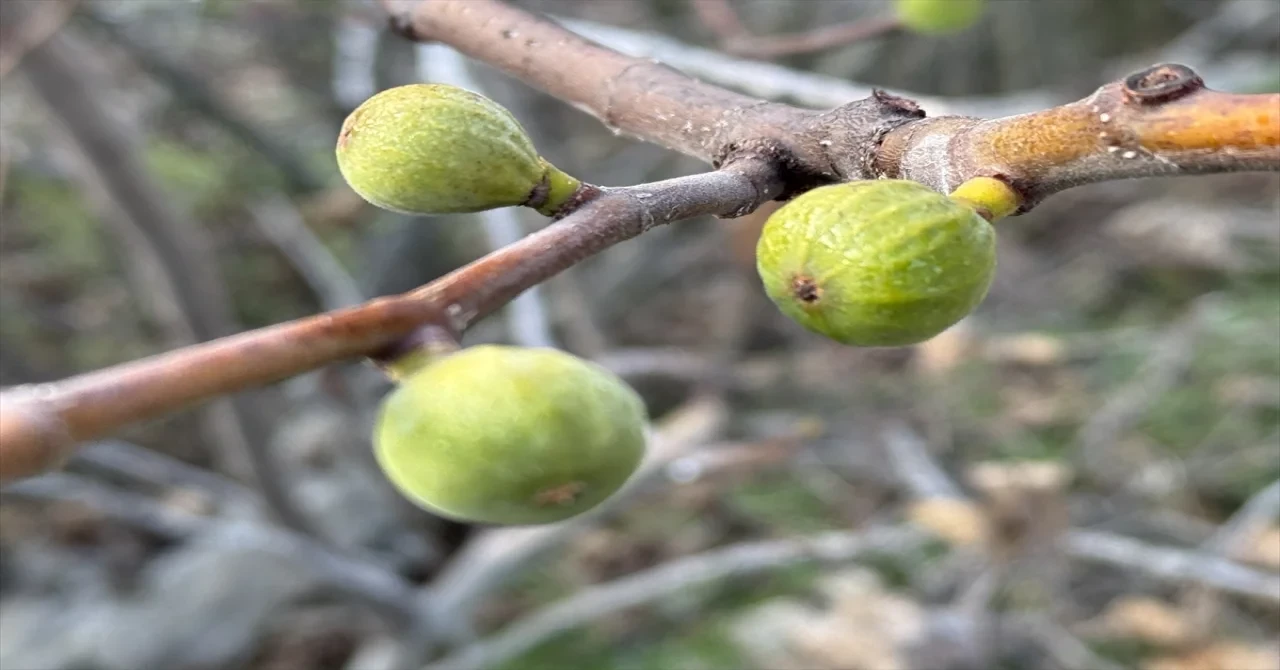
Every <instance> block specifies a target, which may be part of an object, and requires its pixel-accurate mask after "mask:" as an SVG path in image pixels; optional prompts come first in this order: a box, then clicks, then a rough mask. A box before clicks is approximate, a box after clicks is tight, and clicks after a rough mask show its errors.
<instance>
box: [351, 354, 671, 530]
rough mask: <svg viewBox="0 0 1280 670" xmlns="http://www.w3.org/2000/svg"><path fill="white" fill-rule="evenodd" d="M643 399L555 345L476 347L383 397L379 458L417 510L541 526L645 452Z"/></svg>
mask: <svg viewBox="0 0 1280 670" xmlns="http://www.w3.org/2000/svg"><path fill="white" fill-rule="evenodd" d="M646 422H647V416H646V410H645V407H644V403H643V401H642V400H641V399H640V397H639V395H637V394H636V392H635V391H633V390H632V389H631V388H630V387H629V386H627V385H626V383H624V382H623V381H622V380H621V379H619V378H618V377H616V376H615V375H614V374H613V373H611V372H609V371H608V370H605V369H604V368H602V367H600V366H598V365H596V364H594V363H591V362H588V361H585V360H582V359H580V358H577V357H575V356H573V355H570V354H567V353H564V352H561V351H557V350H554V349H540V348H522V347H512V346H500V345H479V346H473V347H468V348H465V349H462V350H460V351H457V352H455V353H450V354H446V355H444V356H441V357H438V358H435V359H433V360H431V361H429V362H427V363H425V364H423V365H422V366H421V367H419V368H417V369H415V370H413V371H411V372H409V373H408V374H406V375H405V376H404V377H402V378H401V379H400V382H399V384H398V385H397V387H396V388H395V389H394V390H393V391H392V392H391V393H390V394H388V396H387V397H386V398H385V399H384V401H383V403H382V407H381V409H380V412H379V416H378V421H377V426H376V428H375V432H374V449H375V453H376V456H377V460H378V463H379V465H380V466H381V467H382V469H383V471H384V472H385V473H386V475H387V477H388V478H389V479H390V480H391V481H392V483H393V484H394V485H395V486H396V488H397V489H399V491H400V492H401V493H402V494H404V495H405V496H406V497H407V498H409V499H410V500H412V501H414V502H415V503H417V504H418V505H419V506H421V507H423V508H425V509H427V510H429V511H431V512H434V513H436V514H438V515H440V516H444V517H447V518H451V519H455V520H458V521H464V522H470V523H477V524H490V525H526V524H545V523H553V522H556V521H561V520H564V519H567V518H569V517H572V516H576V515H578V514H581V513H583V512H586V511H587V510H589V509H591V508H593V507H595V506H596V505H598V504H600V503H601V502H603V501H604V500H606V499H608V498H609V497H610V496H612V495H613V494H614V493H615V492H617V490H618V489H619V488H621V487H622V485H623V484H624V483H626V481H627V480H628V479H629V478H630V477H631V475H632V473H634V472H635V470H636V468H637V467H638V466H639V464H640V461H641V459H642V457H643V455H644V452H645V442H646V435H645V426H646Z"/></svg>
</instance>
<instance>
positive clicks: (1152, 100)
mask: <svg viewBox="0 0 1280 670" xmlns="http://www.w3.org/2000/svg"><path fill="white" fill-rule="evenodd" d="M1202 88H1204V79H1201V78H1200V75H1198V74H1196V73H1195V71H1194V70H1192V69H1191V68H1189V67H1187V66H1185V65H1178V64H1177V63H1161V64H1159V65H1153V66H1151V67H1149V68H1147V69H1145V70H1143V71H1141V72H1135V73H1133V74H1131V75H1129V76H1128V77H1125V80H1124V96H1125V100H1126V101H1132V102H1137V103H1138V104H1140V105H1157V104H1160V103H1162V102H1168V101H1170V100H1176V99H1178V98H1181V97H1182V96H1184V95H1187V94H1188V93H1193V92H1195V91H1198V90H1200V89H1202Z"/></svg>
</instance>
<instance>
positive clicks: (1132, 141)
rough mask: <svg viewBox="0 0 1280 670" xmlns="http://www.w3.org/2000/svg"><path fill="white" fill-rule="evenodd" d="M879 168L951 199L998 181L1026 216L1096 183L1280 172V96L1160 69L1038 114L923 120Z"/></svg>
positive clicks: (884, 151)
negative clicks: (1050, 199) (966, 186)
mask: <svg viewBox="0 0 1280 670" xmlns="http://www.w3.org/2000/svg"><path fill="white" fill-rule="evenodd" d="M875 165H876V169H877V171H878V172H879V173H880V174H881V175H882V176H885V177H891V178H901V179H912V180H915V181H919V182H922V183H924V184H927V185H929V186H932V187H933V188H935V189H938V190H941V191H950V190H951V189H953V188H954V187H956V186H958V185H959V184H960V183H962V182H963V181H965V180H966V179H969V178H971V177H974V176H979V175H985V176H1000V177H1002V178H1004V179H1006V180H1007V181H1009V182H1010V183H1011V184H1013V185H1014V186H1015V187H1016V188H1017V189H1018V190H1019V191H1020V192H1021V193H1022V194H1023V196H1024V199H1025V201H1026V204H1025V205H1024V211H1025V209H1028V208H1030V207H1031V206H1034V205H1035V204H1036V203H1037V202H1039V201H1040V200H1043V199H1044V198H1045V197H1046V196H1048V195H1051V194H1053V193H1056V192H1058V191H1061V190H1064V189H1067V188H1071V187H1073V186H1080V185H1082V184H1088V183H1093V182H1100V181H1107V180H1114V179H1130V178H1134V177H1155V176H1162V175H1191V174H1205V173H1212V172H1235V171H1246V170H1268V171H1276V170H1280V94H1269V95H1239V94H1232V93H1223V92H1220V91H1214V90H1210V89H1208V88H1205V86H1204V82H1203V81H1201V80H1200V78H1199V76H1197V75H1196V74H1195V73H1194V72H1193V71H1191V69H1189V68H1187V67H1185V66H1182V65H1172V64H1166V65H1157V66H1153V67H1151V68H1148V69H1147V70H1144V71H1142V72H1138V73H1136V74H1133V75H1131V76H1129V77H1126V78H1125V79H1123V80H1121V81H1115V82H1111V83H1109V84H1107V85H1105V86H1103V87H1101V88H1099V89H1098V90H1097V91H1096V92H1094V94H1093V95H1091V96H1089V97H1087V98H1085V99H1083V100H1080V101H1077V102H1073V103H1070V104H1067V105H1062V106H1060V107H1054V108H1052V109H1047V110H1044V111H1041V112H1034V113H1031V114H1022V115H1018V116H1011V117H1006V118H1002V119H992V120H989V121H983V120H979V119H973V118H967V117H939V118H936V119H925V120H921V121H918V122H916V123H912V124H908V125H905V126H902V127H900V128H898V129H896V130H894V131H891V132H890V133H889V134H888V135H887V136H886V137H885V138H884V144H883V145H882V146H881V148H880V151H879V152H878V154H877V156H876V159H875Z"/></svg>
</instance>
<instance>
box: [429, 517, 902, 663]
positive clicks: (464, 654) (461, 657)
mask: <svg viewBox="0 0 1280 670" xmlns="http://www.w3.org/2000/svg"><path fill="white" fill-rule="evenodd" d="M925 541H926V540H925V536H924V535H923V534H922V533H918V532H916V531H912V530H906V529H901V528H880V529H875V530H870V531H866V532H850V531H836V532H830V533H826V534H822V535H815V536H811V537H798V538H789V539H785V540H769V541H762V542H750V543H742V544H738V545H731V546H729V547H726V548H723V549H716V550H712V551H708V552H704V553H701V554H694V555H692V556H686V557H684V558H680V559H676V560H673V561H670V562H668V563H664V564H662V565H659V566H658V567H655V568H650V569H649V570H645V571H644V572H640V573H636V574H633V575H630V576H628V577H624V578H622V579H618V580H616V581H613V582H609V583H607V584H602V585H599V586H594V587H591V588H589V589H587V590H585V591H583V592H581V593H579V594H577V595H574V596H571V597H569V598H566V599H565V600H562V601H560V602H557V603H555V604H552V605H550V606H548V607H545V608H543V609H541V610H538V611H536V612H534V613H533V614H530V615H529V616H528V617H525V618H523V619H521V620H519V621H517V622H515V623H513V624H511V625H509V626H507V627H506V628H504V629H503V630H502V631H501V632H499V633H498V634H496V635H494V636H492V637H490V638H488V639H485V640H483V641H481V642H479V643H477V644H475V645H472V646H470V647H465V648H463V649H461V650H459V651H458V652H457V653H455V654H453V655H451V656H449V657H447V658H445V659H442V660H441V661H439V662H437V663H433V664H431V665H430V666H428V667H429V668H435V669H438V670H480V669H481V668H492V667H497V666H499V665H502V664H503V663H505V662H508V661H511V660H512V659H515V658H516V657H518V656H519V655H520V654H522V653H524V652H526V651H528V650H530V649H532V648H533V647H535V646H537V645H538V644H540V643H541V642H543V641H545V640H547V639H549V638H551V637H553V636H555V635H557V634H559V633H562V632H565V631H567V630H571V629H573V628H576V627H578V626H582V625H584V624H587V623H589V622H591V621H594V620H597V619H600V618H602V617H605V616H608V615H610V614H613V613H616V612H619V611H621V610H625V609H628V608H631V607H636V606H638V605H643V604H646V603H650V602H653V601H655V600H659V599H661V598H664V597H667V596H670V595H672V594H675V593H679V592H681V591H683V590H685V589H689V588H691V587H694V586H698V585H701V584H704V583H707V582H711V581H715V580H719V579H726V578H729V577H736V576H745V575H751V574H755V573H759V572H763V571H767V570H777V569H780V568H784V567H787V566H791V565H795V564H798V563H807V562H821V563H844V562H848V561H853V560H857V559H859V558H862V557H865V556H867V555H871V554H876V555H886V554H887V555H895V556H898V555H902V554H905V553H910V552H912V551H916V550H918V549H919V548H920V547H922V546H923V545H924V544H925Z"/></svg>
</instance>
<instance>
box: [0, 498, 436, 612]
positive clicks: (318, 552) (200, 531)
mask: <svg viewBox="0 0 1280 670" xmlns="http://www.w3.org/2000/svg"><path fill="white" fill-rule="evenodd" d="M0 495H2V496H3V497H12V498H18V499H25V500H35V501H41V502H52V501H73V502H78V503H81V504H84V505H85V506H87V507H89V508H91V509H93V510H94V511H95V512H97V513H99V514H102V515H104V516H106V517H109V518H112V519H117V520H120V521H123V522H125V523H129V524H131V525H134V526H138V527H141V528H145V529H146V530H148V531H149V532H153V533H157V534H159V535H162V536H164V537H169V538H173V539H178V538H185V537H189V536H192V535H204V536H206V537H213V538H216V539H217V540H219V541H222V542H225V543H226V544H228V545H233V546H237V547H242V548H243V547H253V548H256V549H259V550H261V551H268V552H271V553H273V554H277V555H281V556H285V557H288V558H289V559H292V560H295V561H297V562H298V564H299V565H300V567H302V568H303V569H305V570H308V571H311V572H312V573H313V574H314V575H315V576H316V578H317V579H318V580H319V581H320V583H321V584H322V585H324V586H326V587H328V588H329V589H331V590H333V591H335V592H337V593H340V594H343V595H345V596H347V597H350V598H351V599H353V600H355V601H356V602H361V603H364V604H366V605H369V606H370V607H371V608H372V609H373V610H374V611H375V612H377V613H379V614H380V615H382V616H383V617H385V618H386V619H388V621H389V622H390V623H391V624H392V625H394V626H406V625H408V624H409V623H411V622H412V621H414V620H415V619H416V618H417V617H420V616H421V615H422V613H421V612H420V611H419V610H418V606H417V604H416V603H414V601H413V599H412V598H411V597H410V596H411V594H412V585H411V584H409V583H408V582H406V581H404V580H403V579H401V578H400V576H399V575H396V574H395V573H393V572H390V571H388V570H387V569H385V568H384V567H383V566H381V565H379V564H377V563H375V562H373V561H370V560H366V559H363V558H358V557H354V556H348V555H345V554H342V553H339V552H337V551H334V550H332V549H330V548H329V547H327V546H326V545H324V544H321V543H319V542H316V541H315V540H312V539H310V538H308V537H307V536H305V535H302V534H300V533H296V532H293V531H289V530H285V529H282V528H280V527H278V526H272V525H267V524H263V523H259V522H255V521H239V520H231V519H225V518H218V517H205V516H199V515H196V514H190V513H187V512H183V511H181V510H179V509H177V508H175V507H171V506H166V505H163V504H161V503H159V502H157V501H155V500H154V499H151V498H149V497H147V496H142V495H138V494H135V493H130V492H128V491H122V490H118V489H113V488H111V487H107V486H103V485H100V484H98V483H96V482H94V481H92V480H90V479H86V478H84V477H77V476H75V475H69V474H63V473H54V474H48V475H45V476H43V477H37V478H35V479H30V480H28V481H24V482H19V483H16V484H13V485H11V486H7V487H5V488H4V489H2V490H0Z"/></svg>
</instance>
